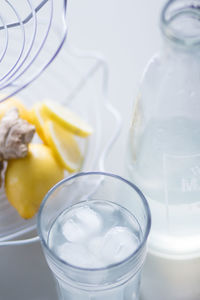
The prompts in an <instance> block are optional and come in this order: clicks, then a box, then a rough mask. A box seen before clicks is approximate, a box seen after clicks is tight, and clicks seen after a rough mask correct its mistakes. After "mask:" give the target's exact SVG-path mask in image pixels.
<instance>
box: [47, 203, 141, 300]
mask: <svg viewBox="0 0 200 300" xmlns="http://www.w3.org/2000/svg"><path fill="white" fill-rule="evenodd" d="M141 234H142V232H141V228H140V226H139V224H138V222H137V220H136V219H135V218H134V216H133V215H132V214H130V213H129V212H128V211H127V210H126V209H124V208H122V207H121V206H119V205H117V204H114V203H111V202H108V201H97V200H95V201H84V202H81V203H80V204H77V205H74V206H72V207H71V208H70V209H67V210H65V211H63V212H62V213H61V214H60V215H59V216H58V218H57V219H56V220H55V222H54V223H53V225H52V227H51V229H50V232H49V238H48V245H49V248H50V249H51V250H52V251H53V252H54V253H55V254H56V255H57V256H58V257H59V258H60V259H62V260H64V261H65V262H67V263H69V264H71V265H73V266H76V267H80V268H87V269H91V271H92V269H95V268H105V267H109V266H110V265H112V264H115V263H119V262H121V261H123V260H125V259H127V258H128V257H129V256H131V255H132V254H133V253H134V251H135V250H136V249H137V248H138V246H139V244H140V240H141V238H142V236H141ZM108 270H109V271H108V272H111V271H112V270H110V269H109V268H108ZM105 272H106V271H105ZM114 272H116V270H115V271H114ZM107 274H108V273H107ZM103 279H104V278H99V284H101V281H102V280H103ZM138 280H139V277H138V275H136V276H134V277H133V278H131V280H130V281H128V282H126V283H125V284H123V285H120V286H119V287H117V288H115V289H110V290H105V291H103V292H100V291H99V292H96V293H94V292H92V291H90V292H84V291H82V292H80V290H78V289H77V290H76V289H72V288H71V287H70V286H68V285H65V284H64V283H62V282H61V283H60V288H61V296H62V299H67V300H79V299H80V300H89V299H91V300H105V299H109V300H136V299H138V287H139V281H138Z"/></svg>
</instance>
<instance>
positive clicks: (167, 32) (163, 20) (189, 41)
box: [160, 0, 200, 48]
mask: <svg viewBox="0 0 200 300" xmlns="http://www.w3.org/2000/svg"><path fill="white" fill-rule="evenodd" d="M177 1H180V0H168V1H167V2H166V4H165V5H164V6H163V8H162V10H161V15H160V28H161V31H162V33H163V34H164V36H165V37H166V38H168V39H169V40H170V41H171V42H174V43H175V44H177V45H179V46H182V47H184V46H185V47H188V48H193V47H197V46H200V34H199V36H197V37H193V38H191V37H189V38H187V37H186V38H184V37H180V36H178V34H177V33H175V30H174V29H172V28H169V25H170V22H171V20H172V19H173V18H175V17H176V15H177V14H178V13H179V12H180V11H182V10H184V9H185V7H189V8H191V9H192V10H195V9H197V7H195V6H191V7H190V6H189V3H187V5H185V7H184V5H183V6H182V7H181V8H180V9H177V11H175V12H174V15H172V16H171V17H170V18H167V13H168V9H169V8H170V7H171V5H173V4H174V3H175V2H177ZM190 1H191V2H192V0H190ZM199 5H200V1H199Z"/></svg>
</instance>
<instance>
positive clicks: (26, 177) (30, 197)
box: [5, 144, 64, 219]
mask: <svg viewBox="0 0 200 300" xmlns="http://www.w3.org/2000/svg"><path fill="white" fill-rule="evenodd" d="M63 177H64V171H63V168H62V167H60V165H59V163H57V161H56V159H55V158H54V156H53V154H52V151H51V149H50V148H49V147H47V146H45V145H43V144H29V151H28V155H27V156H26V157H24V158H18V159H13V160H9V161H8V165H7V169H6V174H5V191H6V195H7V198H8V201H9V202H10V203H11V204H12V205H13V206H14V207H15V209H16V210H17V211H18V213H19V214H20V216H21V217H23V218H25V219H29V218H32V217H33V216H34V215H35V213H36V212H37V211H38V209H39V207H40V204H41V201H42V199H43V197H44V196H45V194H46V193H47V192H48V190H49V189H50V188H51V187H52V186H53V185H54V184H56V183H57V182H58V181H60V180H61V179H63Z"/></svg>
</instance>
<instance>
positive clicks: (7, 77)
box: [0, 0, 37, 88]
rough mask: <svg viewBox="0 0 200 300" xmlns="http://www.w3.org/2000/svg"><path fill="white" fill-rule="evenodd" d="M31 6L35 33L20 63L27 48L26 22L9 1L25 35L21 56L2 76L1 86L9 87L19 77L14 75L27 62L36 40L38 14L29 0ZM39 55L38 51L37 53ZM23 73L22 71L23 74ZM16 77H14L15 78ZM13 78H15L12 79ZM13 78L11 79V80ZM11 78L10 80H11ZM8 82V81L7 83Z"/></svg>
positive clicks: (0, 79)
mask: <svg viewBox="0 0 200 300" xmlns="http://www.w3.org/2000/svg"><path fill="white" fill-rule="evenodd" d="M27 2H28V4H29V7H30V9H31V11H32V18H33V23H34V26H33V27H34V29H33V33H32V39H31V43H30V45H29V48H28V50H27V51H26V54H25V57H24V58H23V60H22V61H21V62H20V64H19V65H18V62H19V61H20V59H21V57H22V55H23V53H24V49H25V28H24V22H23V21H22V20H21V19H20V17H19V16H18V13H17V11H16V9H15V8H14V6H13V5H11V4H10V3H9V2H8V3H9V5H10V6H11V7H12V9H13V10H14V11H15V14H16V16H17V17H18V20H19V24H20V25H19V26H20V28H21V31H22V35H23V43H22V49H21V53H20V55H19V58H18V59H17V61H16V62H15V64H14V65H13V66H12V67H11V69H10V70H9V71H8V72H7V73H6V74H5V75H4V76H3V77H2V78H0V88H1V87H2V86H3V88H5V87H7V86H8V84H12V82H13V81H15V80H16V79H17V78H15V77H14V75H15V74H16V73H17V72H18V70H19V69H20V68H21V67H22V66H23V64H24V63H25V62H26V59H27V58H28V56H29V54H30V52H31V50H32V47H33V44H34V41H35V37H36V30H37V21H36V19H37V16H36V12H35V10H34V8H33V5H32V4H31V2H30V0H27ZM36 55H37V53H36ZM21 74H22V73H20V75H21ZM13 77H14V78H13ZM12 78H13V79H12ZM10 79H11V80H10ZM9 80H10V81H9ZM7 82H8V83H7Z"/></svg>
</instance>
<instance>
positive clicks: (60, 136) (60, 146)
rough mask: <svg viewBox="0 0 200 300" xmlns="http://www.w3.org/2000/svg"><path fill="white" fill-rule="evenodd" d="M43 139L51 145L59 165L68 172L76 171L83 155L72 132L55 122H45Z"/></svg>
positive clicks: (79, 166)
mask: <svg viewBox="0 0 200 300" xmlns="http://www.w3.org/2000/svg"><path fill="white" fill-rule="evenodd" d="M44 129H45V139H46V141H47V143H48V145H49V146H50V147H51V149H52V151H53V152H54V154H55V157H56V158H57V160H58V161H59V162H60V163H61V166H62V167H63V168H65V169H66V170H68V171H69V172H75V171H78V170H79V169H80V168H81V165H82V162H83V156H82V154H81V151H80V149H79V145H78V143H77V141H76V140H75V138H74V136H73V134H72V133H71V132H69V131H68V130H66V129H65V128H63V127H62V126H60V125H59V124H57V123H56V122H53V121H50V120H47V121H46V122H45V126H44Z"/></svg>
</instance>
